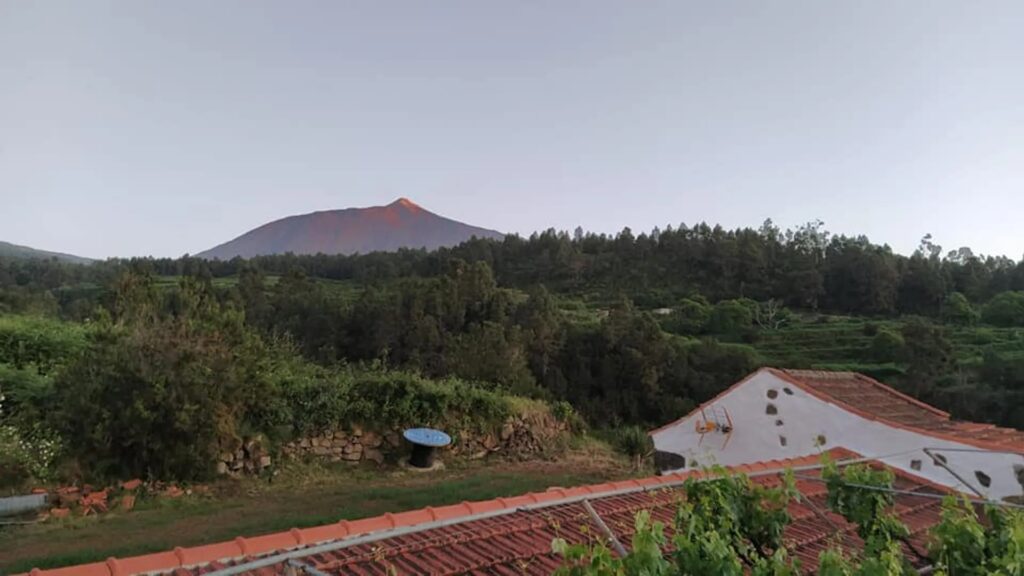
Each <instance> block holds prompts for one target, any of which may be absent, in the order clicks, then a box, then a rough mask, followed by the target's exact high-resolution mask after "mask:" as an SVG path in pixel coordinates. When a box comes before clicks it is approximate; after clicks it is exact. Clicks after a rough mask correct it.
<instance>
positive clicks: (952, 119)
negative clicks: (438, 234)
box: [0, 0, 1024, 258]
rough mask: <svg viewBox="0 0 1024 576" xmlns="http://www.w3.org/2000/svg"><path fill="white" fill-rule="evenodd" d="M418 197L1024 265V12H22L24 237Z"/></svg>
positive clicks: (8, 84) (126, 246)
mask: <svg viewBox="0 0 1024 576" xmlns="http://www.w3.org/2000/svg"><path fill="white" fill-rule="evenodd" d="M398 196H408V197H410V198H412V199H413V200H414V201H416V202H418V203H419V204H421V205H423V206H424V207H426V208H428V209H431V210H433V211H435V212H438V213H440V214H443V215H446V216H449V217H452V218H456V219H459V220H463V221H467V222H469V223H472V224H475V225H479V226H486V227H489V228H496V229H499V230H502V231H506V232H521V233H529V232H531V231H533V230H537V229H544V228H548V227H555V228H562V229H572V228H574V227H576V226H577V225H582V226H583V227H584V228H586V229H590V230H595V231H606V232H613V231H618V230H620V229H621V228H622V227H623V226H630V227H632V228H633V230H634V231H640V230H647V229H650V228H652V227H653V226H655V225H661V226H664V225H665V224H667V223H672V224H673V225H676V224H678V223H680V222H686V223H694V222H698V221H702V220H704V221H708V222H713V223H714V222H717V223H721V224H723V225H725V226H727V227H736V226H757V225H759V224H760V223H761V222H762V221H763V220H764V219H765V218H772V219H774V220H775V222H776V223H777V224H779V225H781V226H782V227H784V228H785V227H789V226H793V225H797V224H800V223H802V222H806V221H808V220H812V219H815V218H820V219H822V220H824V221H825V223H826V226H827V227H828V228H829V229H830V230H833V231H836V232H844V233H864V234H867V235H868V236H869V237H870V238H871V239H872V240H875V241H877V242H887V243H889V244H891V245H892V246H893V247H894V248H896V249H897V250H899V251H903V252H909V251H911V250H913V249H914V247H916V245H917V243H918V240H919V239H920V238H921V236H923V235H924V234H925V233H928V232H931V233H932V234H934V235H935V237H936V239H937V241H938V243H939V244H942V245H943V246H944V247H945V248H946V249H947V250H948V249H951V248H954V247H958V246H961V245H969V246H971V247H973V248H974V249H975V251H976V252H984V253H1005V254H1008V255H1011V256H1013V257H1014V258H1020V257H1021V255H1022V254H1024V226H1022V224H1024V2H1022V1H1021V0H1006V1H986V0H983V1H968V0H963V1H959V2H948V1H941V0H920V1H909V0H899V1H893V0H877V1H854V0H847V1H839V0H835V1H822V0H807V1H800V2H797V1H771V2H767V1H764V0H750V1H747V2H730V1H723V0H714V1H702V2H699V3H698V2H685V1H682V0H671V1H666V2H654V1H651V0H644V1H641V2H637V1H634V0H622V1H619V2H608V1H597V0H586V1H580V2H568V1H554V0H544V1H540V0H536V1H528V0H508V1H505V2H495V1H487V0H466V1H460V2H455V1H443V0H432V1H429V2H425V1H419V0H407V1H403V2H387V1H382V0H372V1H366V2H356V1H349V0H337V1H335V0H332V1H325V2H313V1H298V2H295V1H284V0H281V1H278V2H264V1H254V0H240V1H225V0H216V1H208V0H202V1H183V0H164V1H161V2H157V1H145V2H137V1H124V2H101V1H96V0H90V1H82V0H68V1H66V2H57V1H50V0H0V240H7V241H11V242H16V243H20V244H28V245H31V246H34V247H38V248H44V249H50V250H60V251H66V252H72V253H77V254H81V255H85V256H93V257H105V256H114V255H117V256H129V255H144V254H152V255H158V256H178V255H181V254H183V253H185V252H191V253H195V252H198V251H201V250H203V249H206V248H209V247H211V246H213V245H215V244H218V243H220V242H223V241H226V240H228V239H230V238H232V237H234V236H236V235H238V234H240V233H242V232H244V231H246V230H248V229H250V228H253V227H255V226H257V225H259V224H262V223H264V222H267V221H269V220H273V219H276V218H279V217H283V216H286V215H291V214H298V213H305V212H310V211H313V210H322V209H330V208H344V207H349V206H367V205H377V204H386V203H388V202H391V201H392V200H394V199H395V198H396V197H398Z"/></svg>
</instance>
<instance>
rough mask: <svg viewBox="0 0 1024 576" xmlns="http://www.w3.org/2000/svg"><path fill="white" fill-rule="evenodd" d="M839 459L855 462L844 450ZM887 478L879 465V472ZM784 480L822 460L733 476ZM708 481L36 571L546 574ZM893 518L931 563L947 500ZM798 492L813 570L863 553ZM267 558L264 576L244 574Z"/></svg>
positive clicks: (483, 507) (511, 501) (668, 479)
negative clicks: (834, 557)
mask: <svg viewBox="0 0 1024 576" xmlns="http://www.w3.org/2000/svg"><path fill="white" fill-rule="evenodd" d="M830 454H831V456H832V457H833V458H834V459H837V460H842V459H847V460H849V459H853V458H856V457H857V455H856V454H853V453H852V452H850V451H848V450H844V449H841V448H836V449H833V450H832V451H830ZM875 465H877V466H881V464H877V463H876V464H875ZM787 468H793V469H798V470H803V471H802V472H800V474H801V476H805V475H806V476H811V477H816V476H817V475H818V474H819V472H820V466H819V457H818V456H811V457H804V458H798V459H792V460H784V461H770V462H761V463H756V464H749V465H744V466H738V467H735V468H734V469H733V470H734V471H736V472H742V473H746V474H748V475H750V476H751V478H752V480H753V481H754V482H757V483H760V484H764V485H775V484H777V483H779V482H780V481H781V473H782V471H783V470H785V469H787ZM703 474H705V473H704V472H699V471H689V472H685V473H677V474H672V475H668V476H657V477H650V478H645V479H639V480H626V481H622V482H612V483H606V484H599V485H594V486H583V487H577V488H568V489H561V488H553V489H549V490H548V491H546V492H541V493H533V494H526V495H524V496H518V497H514V498H498V499H495V500H489V501H484V502H473V503H463V504H458V505H453V506H444V507H439V508H425V509H422V510H415V511H410V512H403V513H398V514H385V515H383V516H378V517H375V518H367V519H364V520H357V521H343V522H341V523H338V524H331V525H327V526H320V527H316V528H308V529H304V530H296V529H293V530H291V531H289V532H281V533H276V534H270V535H266V536H260V537H256V538H238V539H236V540H235V541H232V542H224V543H220V544H213V545H208V546H200V547H195V548H184V549H183V548H177V549H175V550H173V551H169V552H165V553H159V554H150V555H146V556H140V557H135V558H125V559H116V560H115V559H111V560H108V561H107V562H100V563H95V564H89V565H85V566H78V567H72V568H65V569H57V570H48V571H42V572H40V571H33V573H35V574H43V575H46V576H66V575H67V576H70V575H85V576H93V575H94V576H120V575H126V574H133V573H139V572H164V573H166V574H169V575H173V576H193V575H199V574H209V573H212V572H216V571H217V570H220V569H224V568H229V567H237V568H239V569H242V572H241V573H244V574H254V575H256V574H265V575H270V574H282V573H287V572H288V571H289V570H290V569H292V568H294V566H295V565H293V567H292V568H290V567H289V564H288V563H289V559H287V558H282V557H281V554H282V553H288V552H289V551H290V553H292V554H293V555H294V556H297V558H293V559H291V560H290V561H291V562H298V563H300V564H301V565H302V569H299V570H298V573H302V571H303V570H308V573H312V574H332V575H335V574H337V575H341V574H366V575H369V574H380V575H386V574H509V575H511V574H519V575H521V574H550V573H551V572H552V571H553V570H554V569H555V568H556V567H557V566H558V565H559V563H560V559H559V558H558V557H557V556H556V555H554V554H552V552H551V541H552V540H553V539H554V538H559V537H560V538H564V539H566V540H567V541H568V542H570V543H580V542H587V541H591V540H593V539H594V538H599V537H600V536H599V535H600V531H599V529H598V527H597V526H596V525H595V523H594V522H593V520H592V519H591V518H590V516H589V515H588V513H587V511H586V510H585V508H584V505H583V500H584V499H586V500H587V502H589V503H590V504H591V505H592V506H593V508H594V509H595V510H596V512H597V514H598V515H599V516H600V517H601V518H602V519H603V520H604V522H605V523H606V524H607V525H608V526H609V527H610V528H611V530H612V531H613V532H614V533H615V535H616V536H617V538H618V539H619V540H620V541H621V542H622V543H623V544H625V545H626V546H627V547H628V545H629V542H630V540H631V538H632V535H633V526H634V524H633V520H634V517H635V515H636V513H637V512H638V511H640V510H649V511H651V515H652V517H653V518H655V519H656V520H660V521H662V522H665V523H666V525H669V526H670V525H671V523H672V518H673V515H674V513H675V510H676V507H677V505H678V502H679V499H680V498H681V491H680V484H681V483H682V481H684V480H686V479H687V478H690V477H700V476H702V475H703ZM896 474H897V480H896V488H898V489H900V490H903V491H906V493H901V494H899V495H897V496H896V506H895V512H896V514H897V515H898V516H899V517H900V519H901V520H902V521H903V522H904V523H905V524H907V526H908V527H909V528H910V529H911V533H912V537H911V539H910V542H911V544H912V546H911V547H908V548H907V549H906V550H905V552H906V554H907V557H908V558H909V559H910V560H911V562H914V563H916V564H921V563H922V561H923V559H922V558H921V557H920V556H919V554H918V552H920V551H922V550H924V549H925V541H924V538H925V535H926V532H927V530H928V528H930V527H931V526H933V525H935V524H936V523H937V522H938V521H939V518H940V506H941V503H940V501H939V500H938V499H937V498H934V496H936V495H940V494H944V493H946V489H944V488H942V487H938V486H935V485H933V484H930V483H929V482H927V481H926V480H922V479H920V478H917V477H915V476H912V475H908V474H905V473H902V472H896ZM797 489H798V490H799V491H800V492H801V494H802V495H803V497H802V498H801V500H800V502H796V501H794V502H792V503H791V504H790V509H789V511H790V514H791V516H792V518H793V521H792V523H791V524H790V526H789V527H788V528H787V530H786V533H785V536H784V538H785V540H786V542H787V544H788V546H789V547H790V549H791V550H792V551H793V553H794V554H795V555H796V556H797V557H798V558H799V559H800V560H801V561H802V562H803V564H804V566H805V567H806V568H810V569H813V568H814V567H816V565H817V558H818V555H819V554H820V553H821V552H822V551H823V550H825V549H827V548H828V547H829V546H832V545H839V546H841V547H843V548H845V549H847V550H848V551H853V550H857V549H858V548H860V547H861V546H862V545H863V543H862V542H860V541H859V540H858V538H857V536H856V534H855V532H854V527H853V526H852V525H850V524H849V523H847V522H846V521H845V520H844V519H843V518H842V517H840V516H838V515H836V514H832V513H830V512H828V511H827V506H826V504H825V499H826V492H827V491H826V488H825V485H824V484H823V483H822V482H820V481H815V480H813V479H807V478H800V479H798V481H797ZM259 557H263V563H264V565H263V566H251V565H247V564H248V563H250V562H252V561H253V559H254V558H259Z"/></svg>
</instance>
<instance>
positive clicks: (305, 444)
mask: <svg viewBox="0 0 1024 576" xmlns="http://www.w3.org/2000/svg"><path fill="white" fill-rule="evenodd" d="M299 446H300V447H301V448H309V438H303V439H302V440H299Z"/></svg>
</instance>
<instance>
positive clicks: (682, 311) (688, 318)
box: [666, 298, 711, 336]
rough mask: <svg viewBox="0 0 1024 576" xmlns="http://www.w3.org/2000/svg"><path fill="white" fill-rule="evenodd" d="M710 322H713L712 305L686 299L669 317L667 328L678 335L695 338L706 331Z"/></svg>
mask: <svg viewBox="0 0 1024 576" xmlns="http://www.w3.org/2000/svg"><path fill="white" fill-rule="evenodd" d="M709 320H711V306H710V305H708V304H707V303H705V302H700V301H698V300H694V299H691V298H686V299H685V300H683V301H682V302H681V303H680V304H679V307H678V308H676V309H675V310H674V311H673V312H672V315H671V316H669V319H668V322H667V323H666V324H667V326H666V328H667V329H668V330H669V331H670V332H674V333H676V334H682V335H685V336H695V335H697V334H700V333H702V332H703V331H704V329H705V328H706V327H707V325H708V321H709Z"/></svg>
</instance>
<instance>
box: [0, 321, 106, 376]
mask: <svg viewBox="0 0 1024 576" xmlns="http://www.w3.org/2000/svg"><path fill="white" fill-rule="evenodd" d="M85 344H86V330H85V328H84V327H82V326H81V325H80V324H72V323H68V322H58V321H56V320H49V319H46V318H41V317H37V316H0V363H6V364H10V365H11V366H13V367H15V368H25V367H27V366H34V367H35V368H36V369H37V370H38V371H39V372H40V373H43V374H46V373H49V372H52V371H53V370H54V369H55V368H57V367H58V366H60V365H62V364H64V363H65V362H67V361H68V360H69V359H70V358H71V357H72V356H74V355H75V354H76V353H78V352H79V351H81V350H82V349H83V348H85Z"/></svg>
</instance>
